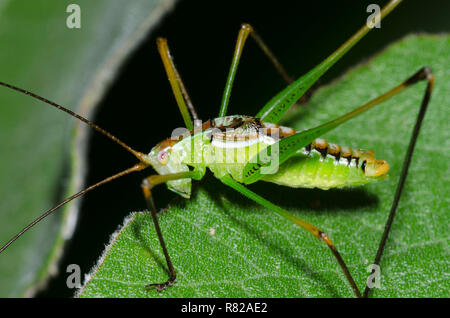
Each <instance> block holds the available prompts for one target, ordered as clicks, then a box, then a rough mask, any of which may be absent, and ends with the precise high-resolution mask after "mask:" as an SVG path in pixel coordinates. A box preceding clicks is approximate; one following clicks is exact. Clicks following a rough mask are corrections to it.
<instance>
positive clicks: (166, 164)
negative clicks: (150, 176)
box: [147, 138, 191, 198]
mask: <svg viewBox="0 0 450 318" xmlns="http://www.w3.org/2000/svg"><path fill="white" fill-rule="evenodd" d="M175 144H176V141H175V140H173V139H170V138H169V139H166V140H163V141H161V142H160V143H158V144H157V145H156V146H155V147H153V148H152V150H151V151H150V153H149V154H148V156H147V160H148V163H150V165H151V166H152V167H153V169H155V171H156V172H158V173H159V174H161V175H164V174H172V173H179V172H187V171H189V167H188V165H186V164H183V163H182V158H183V156H184V155H185V154H184V152H183V150H182V149H180V148H178V147H174V145H175ZM167 187H168V188H169V190H171V191H173V192H175V193H177V194H179V195H181V196H182V197H184V198H189V197H190V196H191V179H180V180H174V181H168V182H167Z"/></svg>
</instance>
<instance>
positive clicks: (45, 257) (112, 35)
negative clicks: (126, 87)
mask: <svg viewBox="0 0 450 318" xmlns="http://www.w3.org/2000/svg"><path fill="white" fill-rule="evenodd" d="M173 2H174V1H173V0H165V1H163V0H153V1H146V0H139V1H129V2H126V3H125V2H123V1H120V0H114V1H109V0H97V1H89V0H81V1H77V2H76V3H77V4H78V5H79V6H80V8H81V28H80V29H69V28H68V27H67V26H66V19H67V17H68V16H69V13H67V12H66V8H67V6H68V5H69V4H70V2H67V1H45V0H35V1H23V0H19V1H2V2H1V3H0V43H2V47H3V49H2V50H0V70H1V71H0V80H1V81H4V82H7V83H10V84H13V85H16V86H18V87H21V88H24V89H26V90H30V91H32V92H35V93H37V94H39V95H41V96H44V97H46V98H48V99H51V100H53V101H55V102H57V103H59V104H62V105H64V106H66V107H68V108H70V109H72V110H75V109H77V110H78V112H80V113H81V114H82V115H84V116H88V117H89V116H92V113H93V107H94V106H95V105H96V102H97V101H98V100H99V99H100V98H101V96H102V95H103V93H104V91H105V90H106V88H107V87H108V84H109V83H110V82H111V81H112V80H113V79H114V75H115V73H116V71H117V69H118V68H119V66H120V65H121V63H122V62H123V61H124V59H125V58H126V57H127V56H128V55H129V54H130V52H131V51H132V50H133V48H135V47H136V46H137V44H138V43H139V42H140V41H141V39H142V38H143V37H144V36H145V35H146V34H147V32H148V30H149V29H150V28H152V27H153V26H155V25H156V23H157V22H158V21H159V19H160V18H161V16H162V15H163V13H164V12H166V11H167V10H169V9H170V8H171V7H172V5H173ZM124 12H126V13H127V14H124ZM0 105H1V108H0V140H1V143H2V151H1V156H0V197H1V199H2V200H1V203H0V211H1V212H0V213H1V214H0V218H1V220H2V221H1V223H0V243H1V244H3V243H5V242H7V241H8V240H9V239H10V238H11V237H12V236H13V235H14V234H16V233H17V232H18V231H19V230H21V229H22V228H23V227H25V226H26V225H27V224H28V223H30V222H31V221H32V220H33V219H35V218H36V217H37V216H38V215H40V214H41V213H43V212H44V211H45V210H47V209H49V208H50V207H51V206H53V205H54V203H55V201H57V200H58V201H59V200H60V195H58V192H61V190H58V189H59V188H61V187H63V188H65V189H66V190H67V192H68V193H73V192H75V191H78V190H79V189H80V188H81V187H82V177H83V175H84V170H85V167H83V166H82V158H83V157H84V155H85V149H84V147H82V146H81V145H85V144H86V142H85V138H86V132H85V131H84V126H83V127H82V125H80V124H79V123H76V124H75V127H74V126H72V123H73V122H74V120H73V119H72V118H70V117H68V116H67V115H65V114H64V113H62V112H60V111H57V110H55V109H52V107H49V106H48V105H45V104H43V103H42V102H39V101H36V100H33V99H31V98H30V97H27V96H25V95H23V94H19V93H17V92H13V91H11V90H8V89H6V88H3V87H2V88H0ZM82 128H83V129H82ZM69 148H70V149H69ZM69 151H70V153H71V154H70V156H71V159H72V161H71V162H70V163H67V160H65V161H64V160H63V159H68V152H69ZM69 164H70V165H71V173H70V176H67V175H65V176H64V177H65V179H66V180H67V181H66V182H67V184H60V181H58V180H60V178H61V173H62V171H63V165H66V166H68V165H69ZM71 207H72V208H71V209H69V206H66V208H65V213H57V215H55V216H54V217H52V218H48V219H46V220H45V221H44V222H42V223H41V224H40V229H39V231H29V232H28V233H27V234H26V235H24V236H23V237H22V238H21V239H20V240H18V241H16V243H15V244H14V245H12V246H11V247H10V248H9V249H8V250H6V251H5V252H4V253H3V254H2V255H1V256H0V258H1V262H0V297H6V296H9V297H17V296H22V295H32V294H33V293H34V292H35V291H36V289H37V288H38V287H39V286H42V284H44V283H45V279H46V278H47V277H48V275H49V274H51V273H54V272H55V271H56V262H57V260H58V259H59V256H60V254H61V250H62V245H63V242H64V239H67V238H69V237H70V236H71V235H72V232H73V226H74V224H75V220H76V218H77V213H76V212H77V210H76V209H75V207H74V206H71ZM69 212H70V213H69Z"/></svg>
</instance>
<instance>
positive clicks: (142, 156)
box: [0, 81, 149, 253]
mask: <svg viewBox="0 0 450 318" xmlns="http://www.w3.org/2000/svg"><path fill="white" fill-rule="evenodd" d="M0 86H4V87H7V88H10V89H12V90H15V91H17V92H19V93H23V94H25V95H28V96H31V97H33V98H35V99H38V100H40V101H42V102H44V103H46V104H49V105H51V106H53V107H56V108H57V109H59V110H62V111H63V112H66V113H67V114H69V115H71V116H73V117H75V118H77V119H79V120H80V121H82V122H84V123H85V124H87V125H88V126H90V127H92V128H94V129H95V130H96V131H98V132H100V133H101V134H103V135H105V136H106V137H108V138H109V139H111V140H112V141H114V142H115V143H117V144H119V145H120V146H122V147H123V148H125V150H127V151H128V152H130V153H132V154H133V155H134V156H135V157H137V158H138V159H139V161H140V162H139V163H138V164H136V165H134V166H133V167H131V168H129V169H126V170H124V171H121V172H119V173H117V174H115V175H112V176H110V177H108V178H106V179H104V180H102V181H100V182H98V183H96V184H94V185H92V186H90V187H88V188H86V189H84V190H81V191H80V192H78V193H76V194H74V195H72V196H70V197H69V198H67V199H65V200H64V201H62V202H61V203H59V204H58V205H56V206H55V207H53V208H51V209H50V210H48V211H46V212H45V213H44V214H42V215H41V216H39V217H38V218H36V219H35V220H34V221H33V222H31V223H30V224H28V225H27V226H26V227H25V228H23V229H22V231H20V232H19V233H17V234H16V235H15V236H14V237H13V238H12V239H10V240H9V241H8V242H7V243H6V244H5V245H3V246H2V247H1V248H0V253H2V252H3V251H4V250H6V249H7V248H8V246H10V245H11V244H12V243H13V242H14V241H15V240H17V239H18V238H19V237H21V236H22V235H23V234H24V233H25V232H26V231H28V230H29V229H31V228H32V227H33V226H35V225H36V224H37V223H39V222H40V221H42V220H43V219H45V218H46V217H47V216H49V215H50V214H52V213H53V212H55V211H56V210H57V209H58V208H60V207H62V206H63V205H64V204H66V203H68V202H70V201H72V200H73V199H75V198H78V197H79V196H82V195H84V194H85V193H87V192H89V191H91V190H93V189H95V188H98V187H99V186H101V185H103V184H105V183H107V182H110V181H112V180H115V179H118V178H120V177H122V176H125V175H127V174H130V173H132V172H135V171H139V170H142V169H145V168H147V167H148V166H149V163H148V161H146V157H147V156H146V155H145V154H144V153H141V152H139V151H136V150H134V149H133V148H131V147H130V146H128V145H127V144H125V143H124V142H122V141H121V140H119V139H118V138H117V137H115V136H113V135H112V134H111V133H109V132H108V131H106V130H104V129H103V128H101V127H99V126H97V125H96V124H94V123H93V122H91V121H89V120H88V119H86V118H84V117H83V116H81V115H78V114H77V113H75V112H73V111H71V110H69V109H67V108H65V107H63V106H61V105H59V104H57V103H55V102H52V101H51V100H48V99H46V98H44V97H42V96H39V95H37V94H34V93H32V92H30V91H27V90H24V89H22V88H19V87H16V86H14V85H11V84H8V83H4V82H1V81H0Z"/></svg>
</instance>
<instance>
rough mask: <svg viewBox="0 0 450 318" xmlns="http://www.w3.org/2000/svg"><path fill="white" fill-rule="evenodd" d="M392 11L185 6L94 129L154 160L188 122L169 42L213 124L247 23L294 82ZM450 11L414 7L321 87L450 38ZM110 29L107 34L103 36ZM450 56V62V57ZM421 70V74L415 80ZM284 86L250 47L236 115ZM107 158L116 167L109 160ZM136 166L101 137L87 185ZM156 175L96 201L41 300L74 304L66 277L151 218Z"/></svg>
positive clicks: (162, 201) (122, 80)
mask: <svg viewBox="0 0 450 318" xmlns="http://www.w3.org/2000/svg"><path fill="white" fill-rule="evenodd" d="M386 2H387V1H377V0H371V1H351V0H346V1H332V0H330V1H281V0H278V1H270V2H269V1H243V0H241V1H231V0H228V1H211V0H209V1H207V0H205V1H203V0H195V1H192V0H191V1H188V0H184V1H179V3H178V5H177V6H176V8H175V9H174V11H173V12H171V13H170V14H169V15H167V16H166V17H165V19H163V21H162V23H161V24H160V25H159V27H157V28H156V29H154V30H153V32H152V33H151V34H150V35H149V36H148V38H147V39H146V41H145V42H144V43H142V45H141V46H140V47H139V48H138V50H137V51H136V52H135V53H134V54H133V55H132V56H131V57H130V58H129V60H128V61H127V62H126V63H125V65H124V67H123V69H122V71H121V72H120V74H119V77H118V78H117V80H116V82H115V83H114V85H113V86H112V87H111V88H110V90H109V92H108V94H107V96H106V97H105V98H104V100H103V102H102V103H101V105H100V107H99V111H98V113H97V115H96V118H94V121H95V122H96V123H97V124H98V125H100V126H101V127H103V128H105V129H107V130H108V131H110V132H111V133H113V134H114V135H116V136H118V137H119V138H120V139H122V140H123V141H124V142H126V143H128V144H129V145H130V146H131V147H133V148H135V149H137V150H140V151H143V152H148V151H149V150H150V149H151V148H152V147H153V145H155V144H156V143H157V142H158V141H160V140H162V139H164V138H166V137H168V136H169V135H170V134H171V132H172V130H173V129H174V128H176V127H182V126H183V121H182V119H181V115H180V114H179V112H178V109H177V106H176V103H175V99H174V97H173V95H172V92H171V89H170V85H169V83H168V81H167V78H166V75H165V71H164V68H163V66H162V63H161V61H160V58H159V55H158V52H157V49H156V43H155V42H156V37H157V36H163V37H166V38H167V39H168V40H169V45H170V48H171V51H172V53H173V55H174V58H175V62H176V64H177V67H178V70H179V71H180V73H181V75H182V77H183V80H184V82H185V85H186V87H187V89H188V91H189V93H190V96H191V98H192V100H193V102H194V105H195V106H196V109H197V112H198V114H199V116H200V118H202V119H203V120H207V119H209V118H213V117H216V116H217V114H218V111H219V105H220V101H221V97H222V92H223V88H224V85H225V81H226V77H227V74H228V69H229V66H230V62H231V58H232V54H233V50H234V46H235V41H236V37H237V33H238V31H239V26H240V24H241V23H242V22H247V23H250V24H252V25H253V26H254V27H255V29H256V30H257V31H258V32H259V34H260V35H261V36H262V37H263V38H264V40H265V41H266V43H267V44H268V45H269V46H270V47H271V49H272V51H273V52H274V53H275V54H276V55H277V57H278V59H279V60H280V61H281V62H282V63H283V64H284V66H285V67H286V69H287V70H288V72H289V73H290V74H291V75H292V76H293V77H294V78H296V77H298V76H300V75H301V74H303V73H305V72H307V71H308V70H309V69H311V68H312V67H313V66H315V65H316V64H317V63H319V62H320V61H321V60H323V59H324V58H325V57H327V56H328V55H329V54H330V53H331V52H333V51H334V50H335V49H336V48H337V47H338V46H339V45H341V44H342V43H343V42H344V41H345V40H346V39H347V38H348V37H350V36H351V35H352V34H353V33H354V32H356V31H357V30H358V29H359V28H360V27H361V25H362V23H365V21H366V19H367V16H368V15H369V13H367V12H366V8H367V5H368V4H370V3H377V4H379V5H380V6H381V7H382V6H383V5H384V4H385V3H386ZM449 13H450V1H445V0H443V1H438V0H430V1H422V0H405V1H404V3H402V4H400V6H399V7H398V8H397V9H396V10H394V11H393V12H392V13H391V14H390V15H389V16H388V17H387V19H386V20H384V21H382V23H381V29H374V30H372V31H371V32H370V33H369V34H368V35H367V36H366V37H365V38H364V39H363V40H362V41H361V42H360V43H358V44H357V45H356V47H355V48H353V49H352V50H351V51H350V52H349V53H347V55H346V56H345V57H344V58H343V59H342V60H341V61H339V62H338V63H337V65H336V66H334V67H333V69H332V70H330V71H329V72H328V73H327V74H326V75H325V76H324V77H323V78H322V79H321V81H320V84H325V83H327V82H329V81H330V80H332V79H334V78H336V77H338V76H339V75H341V74H342V73H343V72H345V70H346V69H348V68H349V67H351V66H354V65H355V64H358V63H361V62H363V61H364V60H365V59H367V58H370V56H372V55H373V54H375V53H376V52H378V51H380V50H382V49H383V48H384V47H386V46H387V45H389V44H390V43H392V42H393V41H395V40H398V39H400V38H402V37H403V36H405V35H407V34H410V33H417V32H429V33H440V32H448V31H449V30H450V19H449ZM99 27H100V26H99ZM449 53H450V52H449ZM414 71H415V70H411V73H412V72H414ZM283 87H284V82H283V81H282V80H281V78H280V76H279V75H278V74H277V73H276V72H275V71H274V70H273V68H272V67H271V65H270V64H269V62H268V61H267V59H266V57H265V56H264V55H263V54H262V53H261V52H260V51H259V49H258V48H257V46H256V45H255V44H254V43H252V41H251V40H249V42H248V44H247V46H246V47H245V50H244V53H243V56H242V59H241V63H240V68H239V70H238V73H237V77H236V81H235V84H234V88H233V92H232V96H231V101H230V106H229V113H230V114H246V115H253V114H255V113H256V112H257V111H258V110H259V109H260V108H261V107H262V106H263V105H264V104H265V102H267V101H268V100H269V99H270V98H271V97H272V96H273V95H274V94H276V93H277V92H278V91H279V90H280V89H282V88H283ZM105 158H106V159H105ZM133 160H134V158H133V157H132V156H130V155H129V154H128V153H127V152H125V151H123V150H122V149H121V148H120V147H118V146H116V145H113V144H112V143H111V142H110V141H108V140H107V139H106V138H104V137H103V136H100V135H99V134H92V136H91V145H90V150H89V170H90V172H89V175H88V180H87V184H92V183H95V182H97V181H99V180H101V179H103V178H105V177H106V176H109V175H111V174H113V173H116V172H118V171H120V170H122V169H124V168H128V167H129V166H131V165H133V164H134V161H133ZM148 173H151V172H149V171H146V172H143V173H141V174H136V175H130V176H128V177H125V178H123V179H121V180H120V181H117V182H113V183H111V184H108V185H106V186H104V187H101V188H99V189H97V190H96V191H94V192H92V193H90V194H88V195H87V196H86V197H85V198H84V199H83V203H82V204H81V215H80V219H79V224H78V227H77V231H76V233H75V235H74V238H73V239H72V240H71V241H70V242H69V243H68V244H67V246H66V252H65V255H64V257H63V260H62V262H61V264H60V275H59V276H57V277H56V278H54V279H52V280H51V281H50V283H49V285H48V286H47V288H46V289H45V290H43V291H42V292H41V293H39V295H38V296H43V297H64V296H72V295H73V292H74V291H73V290H69V289H68V288H67V287H66V284H65V280H66V273H65V269H66V267H67V265H68V264H72V263H75V264H79V265H80V266H81V269H82V272H83V273H86V272H88V271H89V270H90V268H91V267H92V266H93V265H94V264H95V262H96V260H97V258H98V257H99V255H100V254H101V252H102V251H103V249H104V246H105V244H106V243H107V242H108V241H109V236H110V235H111V233H113V232H114V231H115V230H116V229H117V227H118V226H119V225H120V224H121V223H122V221H123V218H124V217H125V216H126V215H128V214H129V213H130V212H132V211H140V210H143V209H145V202H144V200H143V198H142V194H141V189H140V186H139V185H140V182H141V180H142V178H143V177H144V176H146V174H148ZM154 195H155V198H156V201H157V205H158V206H159V207H164V206H165V205H166V204H167V202H168V201H169V200H170V199H171V198H173V196H174V195H173V194H172V193H169V191H168V190H167V189H166V188H165V187H159V188H157V189H156V190H155V191H154Z"/></svg>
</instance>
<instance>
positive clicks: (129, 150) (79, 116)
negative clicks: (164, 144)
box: [0, 81, 145, 161]
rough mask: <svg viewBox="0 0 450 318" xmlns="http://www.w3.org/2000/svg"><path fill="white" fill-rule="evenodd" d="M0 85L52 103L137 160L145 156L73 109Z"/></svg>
mask: <svg viewBox="0 0 450 318" xmlns="http://www.w3.org/2000/svg"><path fill="white" fill-rule="evenodd" d="M0 85H1V86H4V87H8V88H10V89H12V90H15V91H17V92H20V93H23V94H25V95H28V96H31V97H33V98H36V99H38V100H40V101H42V102H44V103H47V104H49V105H52V106H54V107H56V108H58V109H59V110H62V111H63V112H66V113H67V114H69V115H71V116H73V117H75V118H77V119H79V120H81V121H82V122H84V123H86V124H87V125H89V126H90V127H92V128H94V129H95V130H97V131H98V132H100V133H102V134H103V135H105V136H106V137H108V138H109V139H111V140H112V141H114V142H116V143H118V144H119V145H121V146H122V147H123V148H125V149H126V150H127V151H128V152H131V153H132V154H133V155H134V156H136V157H137V158H138V159H139V160H141V161H142V158H143V157H144V156H145V154H143V153H141V152H139V151H136V150H134V149H133V148H131V147H130V146H128V145H127V144H125V143H124V142H122V141H121V140H119V139H118V138H117V137H115V136H113V135H112V134H111V133H109V132H107V131H106V130H104V129H103V128H101V127H99V126H97V125H96V124H94V123H93V122H91V121H90V120H87V119H86V118H84V117H83V116H81V115H78V114H77V113H74V112H73V111H71V110H70V109H67V108H65V107H63V106H61V105H58V104H57V103H55V102H52V101H51V100H48V99H46V98H44V97H42V96H39V95H37V94H35V93H32V92H30V91H27V90H24V89H22V88H19V87H16V86H14V85H11V84H8V83H4V82H1V81H0Z"/></svg>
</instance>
